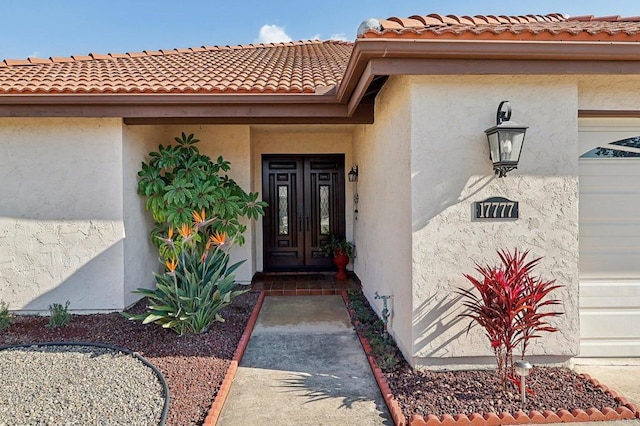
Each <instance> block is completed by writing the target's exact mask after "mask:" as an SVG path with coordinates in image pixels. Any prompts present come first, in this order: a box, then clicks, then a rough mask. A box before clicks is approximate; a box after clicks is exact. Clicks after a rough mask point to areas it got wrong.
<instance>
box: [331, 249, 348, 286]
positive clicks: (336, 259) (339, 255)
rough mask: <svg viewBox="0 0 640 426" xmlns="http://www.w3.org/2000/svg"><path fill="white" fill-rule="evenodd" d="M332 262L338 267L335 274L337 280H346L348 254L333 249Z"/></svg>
mask: <svg viewBox="0 0 640 426" xmlns="http://www.w3.org/2000/svg"><path fill="white" fill-rule="evenodd" d="M333 264H334V265H336V267H337V268H338V273H337V274H336V279H337V280H341V281H344V280H347V279H349V275H348V274H347V270H346V267H347V265H348V264H349V256H347V254H346V253H345V252H344V251H342V250H334V252H333Z"/></svg>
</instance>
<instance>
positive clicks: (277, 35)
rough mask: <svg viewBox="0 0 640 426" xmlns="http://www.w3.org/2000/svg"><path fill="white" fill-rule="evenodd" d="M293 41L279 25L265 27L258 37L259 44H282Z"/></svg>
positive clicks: (261, 29)
mask: <svg viewBox="0 0 640 426" xmlns="http://www.w3.org/2000/svg"><path fill="white" fill-rule="evenodd" d="M288 41H292V39H291V37H289V35H288V34H287V33H286V32H285V30H284V27H279V26H277V25H263V26H262V28H260V33H259V35H258V40H257V42H258V43H280V42H288Z"/></svg>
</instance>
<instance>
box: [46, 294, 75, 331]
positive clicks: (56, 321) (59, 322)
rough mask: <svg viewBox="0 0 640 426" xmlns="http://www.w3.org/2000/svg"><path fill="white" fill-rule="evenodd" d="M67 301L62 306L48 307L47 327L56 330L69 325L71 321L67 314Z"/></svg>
mask: <svg viewBox="0 0 640 426" xmlns="http://www.w3.org/2000/svg"><path fill="white" fill-rule="evenodd" d="M68 309H69V301H68V300H67V302H66V303H65V304H64V306H62V305H61V304H60V303H53V304H51V305H49V313H50V315H51V316H50V317H49V327H51V328H56V327H62V326H64V325H67V324H69V321H71V314H69V312H68Z"/></svg>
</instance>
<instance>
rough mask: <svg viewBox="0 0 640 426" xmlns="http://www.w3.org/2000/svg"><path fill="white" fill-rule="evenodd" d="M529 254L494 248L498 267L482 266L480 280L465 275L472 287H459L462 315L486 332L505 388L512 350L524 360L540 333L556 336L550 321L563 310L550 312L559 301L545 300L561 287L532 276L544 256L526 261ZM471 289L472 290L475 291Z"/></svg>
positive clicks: (510, 377)
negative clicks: (496, 252) (530, 344)
mask: <svg viewBox="0 0 640 426" xmlns="http://www.w3.org/2000/svg"><path fill="white" fill-rule="evenodd" d="M528 254H529V251H528V250H527V251H524V252H519V251H518V250H517V249H515V250H514V251H513V253H511V252H508V251H506V250H498V256H499V257H500V260H501V265H499V266H497V267H492V266H488V265H487V266H480V265H478V264H476V271H477V272H478V273H480V278H475V277H473V276H471V275H467V274H464V276H465V277H466V278H467V279H468V280H469V281H470V282H471V284H473V288H471V289H462V288H460V289H458V293H459V294H460V295H462V296H463V298H464V302H463V305H464V306H465V307H466V308H467V310H466V311H465V312H463V313H462V314H461V315H462V316H464V317H468V318H471V320H472V321H471V323H470V324H469V328H471V326H472V325H473V324H474V323H477V324H479V325H480V326H482V327H483V328H484V331H485V334H486V336H487V338H488V339H489V341H490V343H491V348H492V349H493V352H494V354H495V357H496V362H497V364H498V376H499V379H500V381H501V384H502V386H503V388H504V389H505V390H506V388H507V384H508V383H509V381H516V378H515V377H514V371H513V354H514V350H515V349H516V348H518V347H520V351H521V356H522V358H523V359H524V355H525V352H526V351H527V347H528V345H529V343H530V341H531V339H534V338H538V337H540V336H541V333H542V332H550V333H552V332H555V331H557V329H556V328H555V327H553V326H551V325H550V324H549V322H548V320H549V319H550V318H551V317H555V316H557V315H561V314H562V313H561V312H553V311H550V310H548V308H549V307H550V306H553V305H558V304H559V303H560V301H559V300H557V299H549V298H547V296H549V293H551V292H552V291H553V290H555V289H557V288H560V287H561V286H560V285H557V284H555V280H551V281H546V280H544V279H542V278H541V277H539V276H533V272H532V271H533V269H534V268H535V267H536V266H537V265H538V263H539V262H540V260H541V259H542V258H536V259H533V260H531V261H527V260H526V257H527V255H528ZM474 289H475V291H474Z"/></svg>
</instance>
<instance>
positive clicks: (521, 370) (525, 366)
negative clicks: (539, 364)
mask: <svg viewBox="0 0 640 426" xmlns="http://www.w3.org/2000/svg"><path fill="white" fill-rule="evenodd" d="M513 366H514V367H515V369H516V374H517V375H518V376H520V400H521V401H522V404H524V403H525V402H527V391H526V389H527V376H528V375H529V373H530V372H531V369H532V368H533V366H532V365H531V364H529V362H527V361H525V360H518V361H516V362H514V363H513Z"/></svg>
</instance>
